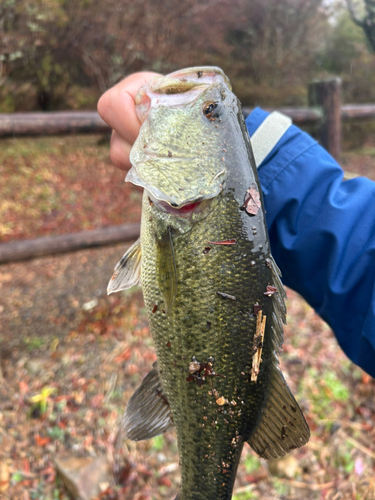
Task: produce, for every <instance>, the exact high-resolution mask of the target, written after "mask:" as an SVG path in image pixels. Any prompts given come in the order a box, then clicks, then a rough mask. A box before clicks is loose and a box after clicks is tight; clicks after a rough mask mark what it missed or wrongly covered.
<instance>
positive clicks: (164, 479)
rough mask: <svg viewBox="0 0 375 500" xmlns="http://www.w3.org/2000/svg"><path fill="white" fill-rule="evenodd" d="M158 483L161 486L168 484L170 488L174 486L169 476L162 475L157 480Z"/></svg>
mask: <svg viewBox="0 0 375 500" xmlns="http://www.w3.org/2000/svg"><path fill="white" fill-rule="evenodd" d="M157 483H158V485H159V486H167V487H168V488H170V487H171V486H172V481H171V480H170V479H169V477H166V476H164V477H160V478H159V479H158V480H157Z"/></svg>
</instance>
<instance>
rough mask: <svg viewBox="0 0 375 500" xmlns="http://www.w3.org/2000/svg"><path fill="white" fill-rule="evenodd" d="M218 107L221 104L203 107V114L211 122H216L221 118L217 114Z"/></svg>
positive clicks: (209, 104)
mask: <svg viewBox="0 0 375 500" xmlns="http://www.w3.org/2000/svg"><path fill="white" fill-rule="evenodd" d="M218 106H219V103H217V102H209V103H206V104H205V105H204V107H203V114H204V115H205V116H206V118H208V119H209V120H211V121H214V120H216V118H218V117H219V114H218V112H217V111H218V109H217V108H218Z"/></svg>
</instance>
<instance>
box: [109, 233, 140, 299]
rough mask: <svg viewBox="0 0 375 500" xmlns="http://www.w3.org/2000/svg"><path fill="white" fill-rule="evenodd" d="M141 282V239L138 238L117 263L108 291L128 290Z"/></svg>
mask: <svg viewBox="0 0 375 500" xmlns="http://www.w3.org/2000/svg"><path fill="white" fill-rule="evenodd" d="M140 282H141V240H140V238H138V240H137V241H136V242H135V243H134V244H133V245H132V246H131V247H130V248H129V249H128V250H127V251H126V252H125V254H124V255H123V257H122V259H121V260H120V261H119V262H118V263H117V264H116V267H115V269H114V271H113V275H112V278H111V279H110V280H109V283H108V287H107V293H108V295H109V294H110V293H114V292H120V291H121V290H127V289H128V288H131V287H132V286H134V285H139V284H140Z"/></svg>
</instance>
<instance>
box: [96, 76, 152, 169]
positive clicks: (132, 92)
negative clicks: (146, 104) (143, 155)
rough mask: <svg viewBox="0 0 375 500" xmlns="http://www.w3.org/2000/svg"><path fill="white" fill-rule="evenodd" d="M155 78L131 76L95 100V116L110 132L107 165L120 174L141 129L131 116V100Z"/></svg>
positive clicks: (134, 116)
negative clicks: (108, 161)
mask: <svg viewBox="0 0 375 500" xmlns="http://www.w3.org/2000/svg"><path fill="white" fill-rule="evenodd" d="M155 76H160V75H159V74H158V73H153V72H151V71H144V72H141V73H134V74H133V75H130V76H128V77H127V78H125V79H124V80H122V81H121V82H120V83H118V84H117V85H115V86H114V87H112V88H111V89H109V90H107V92H106V93H105V94H103V95H102V97H101V98H100V99H99V102H98V112H99V115H100V116H101V117H102V118H103V120H104V121H105V122H106V123H108V125H109V126H110V127H111V128H112V129H113V131H112V137H111V147H110V157H111V161H112V163H113V164H114V165H115V166H116V167H118V168H121V169H122V170H129V168H130V167H131V163H130V160H129V155H130V150H131V148H132V146H133V144H134V141H135V140H136V138H137V136H138V133H139V129H140V127H141V122H140V121H139V119H138V117H137V115H136V112H135V96H136V95H137V92H138V90H139V89H140V88H141V87H142V86H143V85H144V84H145V83H146V82H148V81H149V80H151V79H152V78H154V77H155Z"/></svg>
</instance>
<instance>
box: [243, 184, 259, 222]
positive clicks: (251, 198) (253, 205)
mask: <svg viewBox="0 0 375 500" xmlns="http://www.w3.org/2000/svg"><path fill="white" fill-rule="evenodd" d="M243 206H244V208H245V210H246V212H247V213H248V214H250V215H256V214H257V213H258V212H259V209H260V207H261V203H260V195H259V191H258V188H257V186H256V184H252V185H251V186H250V187H249V189H248V190H247V191H246V195H245V202H244V204H243Z"/></svg>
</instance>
